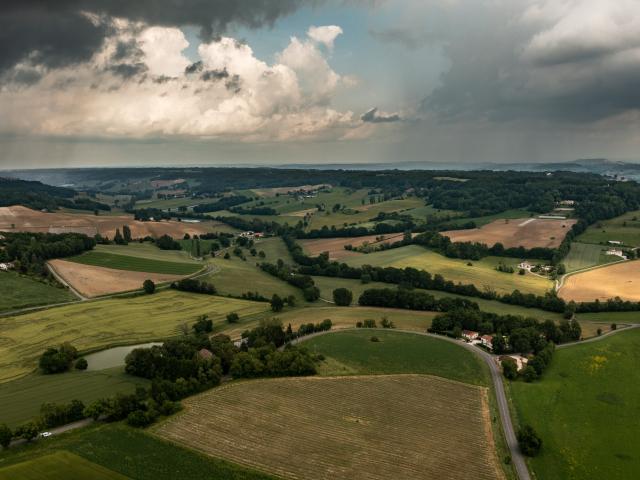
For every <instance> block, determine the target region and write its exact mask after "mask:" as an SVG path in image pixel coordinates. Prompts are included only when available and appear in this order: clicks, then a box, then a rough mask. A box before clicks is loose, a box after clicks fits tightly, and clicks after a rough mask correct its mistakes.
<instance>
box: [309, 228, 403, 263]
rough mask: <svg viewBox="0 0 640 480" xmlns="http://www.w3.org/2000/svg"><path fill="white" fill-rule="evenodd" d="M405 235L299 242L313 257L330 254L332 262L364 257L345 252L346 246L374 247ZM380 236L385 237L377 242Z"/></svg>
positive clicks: (390, 234)
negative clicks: (355, 256) (367, 244)
mask: <svg viewBox="0 0 640 480" xmlns="http://www.w3.org/2000/svg"><path fill="white" fill-rule="evenodd" d="M403 235H404V234H403V233H388V234H386V235H384V234H383V235H380V234H378V235H366V236H364V237H340V238H314V239H310V240H298V241H299V242H300V244H301V245H302V248H303V249H304V250H305V251H306V252H307V253H308V254H309V255H311V256H313V257H315V256H317V255H320V254H321V253H322V252H329V258H330V259H331V260H340V259H343V258H347V257H353V256H354V255H363V254H362V253H358V252H353V251H350V250H345V248H344V246H345V245H353V246H354V247H359V246H361V245H363V244H365V243H369V244H372V245H374V244H376V243H384V242H389V243H393V242H397V241H399V240H402V237H403ZM380 236H382V237H384V239H383V240H382V241H378V240H376V238H377V237H380Z"/></svg>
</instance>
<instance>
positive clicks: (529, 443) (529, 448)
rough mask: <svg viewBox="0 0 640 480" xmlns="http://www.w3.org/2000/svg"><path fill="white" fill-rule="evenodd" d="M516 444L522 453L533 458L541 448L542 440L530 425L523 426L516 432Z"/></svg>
mask: <svg viewBox="0 0 640 480" xmlns="http://www.w3.org/2000/svg"><path fill="white" fill-rule="evenodd" d="M518 444H519V445H520V450H521V451H522V453H524V454H525V455H526V456H528V457H535V456H536V455H538V453H540V449H541V448H542V439H541V438H540V437H539V436H538V434H537V433H536V432H535V430H534V429H533V427H532V426H531V425H524V426H523V427H522V428H521V429H520V430H519V431H518Z"/></svg>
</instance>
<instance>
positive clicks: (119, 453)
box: [0, 424, 274, 480]
mask: <svg viewBox="0 0 640 480" xmlns="http://www.w3.org/2000/svg"><path fill="white" fill-rule="evenodd" d="M59 451H66V452H71V453H73V454H75V455H78V456H80V457H82V458H84V459H85V460H87V461H89V462H92V463H93V464H96V465H101V466H103V467H105V468H108V469H109V470H112V471H114V472H117V473H119V474H120V475H124V476H126V477H128V478H132V479H136V480H175V479H178V478H179V479H189V480H270V479H271V480H274V477H271V476H269V475H266V474H263V473H259V472H255V471H252V470H249V469H247V468H244V467H240V466H237V465H234V464H231V463H228V462H225V461H223V460H218V459H215V458H210V457H206V456H204V455H201V454H199V453H197V452H194V451H193V450H189V449H186V448H182V447H179V446H177V445H175V444H172V443H169V442H165V441H163V440H161V439H159V438H157V437H155V436H153V435H150V434H147V433H144V432H143V431H141V430H135V429H132V428H128V427H125V426H124V425H122V424H111V425H99V426H92V427H88V428H83V429H81V430H75V431H72V432H69V433H66V434H64V435H60V436H55V437H51V438H48V439H46V440H40V441H37V442H34V443H32V444H31V445H26V446H23V447H20V448H12V449H9V450H6V451H0V466H5V465H6V466H8V465H15V464H19V463H20V462H24V461H33V460H36V461H38V460H40V459H41V458H43V456H46V455H49V454H51V453H56V452H59ZM0 472H2V470H0ZM18 478H23V477H15V476H13V477H11V480H13V479H16V480H17V479H18ZM36 478H38V477H36ZM45 478H48V479H50V478H56V479H65V480H66V479H67V478H74V477H66V476H57V477H45ZM81 478H82V480H85V479H87V480H88V479H93V478H102V477H92V476H91V475H85V476H83V477H81ZM107 478H108V477H107ZM111 478H113V477H111ZM118 478H121V477H118ZM38 480H40V479H39V478H38Z"/></svg>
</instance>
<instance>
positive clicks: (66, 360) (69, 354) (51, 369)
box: [39, 343, 78, 374]
mask: <svg viewBox="0 0 640 480" xmlns="http://www.w3.org/2000/svg"><path fill="white" fill-rule="evenodd" d="M77 356H78V351H77V350H76V349H75V348H74V347H72V346H71V345H70V344H68V343H64V344H62V345H60V347H59V348H53V347H50V348H48V349H47V350H46V351H45V352H44V353H43V354H42V356H41V357H40V361H39V366H40V368H41V369H42V371H43V372H44V373H47V374H49V373H61V372H66V371H67V370H69V366H70V365H71V362H73V361H74V360H75V358H76V357H77Z"/></svg>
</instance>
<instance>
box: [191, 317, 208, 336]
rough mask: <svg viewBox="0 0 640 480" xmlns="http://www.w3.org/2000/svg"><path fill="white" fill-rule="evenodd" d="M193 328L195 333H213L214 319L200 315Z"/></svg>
mask: <svg viewBox="0 0 640 480" xmlns="http://www.w3.org/2000/svg"><path fill="white" fill-rule="evenodd" d="M192 328H193V331H194V332H195V333H211V332H212V331H213V321H212V320H211V319H210V318H208V317H207V316H206V315H202V316H200V317H198V319H197V320H196V323H194V324H193V327H192Z"/></svg>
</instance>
